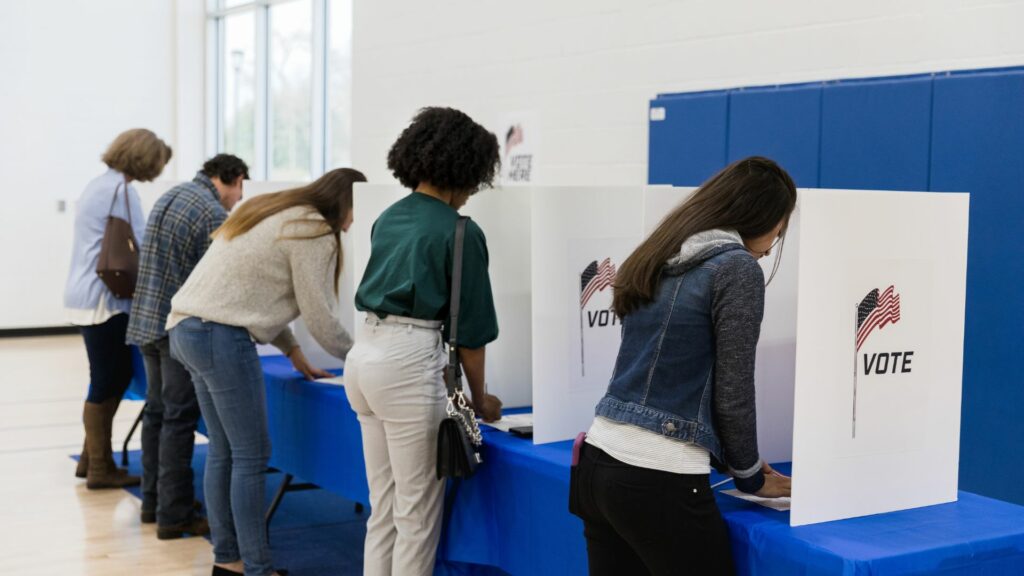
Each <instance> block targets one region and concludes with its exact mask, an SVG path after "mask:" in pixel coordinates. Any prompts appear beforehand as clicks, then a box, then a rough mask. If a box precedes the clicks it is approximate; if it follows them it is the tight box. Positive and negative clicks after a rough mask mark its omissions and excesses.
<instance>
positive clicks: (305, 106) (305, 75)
mask: <svg viewBox="0 0 1024 576" xmlns="http://www.w3.org/2000/svg"><path fill="white" fill-rule="evenodd" d="M269 75H270V77H269V81H270V140H269V145H270V150H269V153H270V179H271V180H308V179H309V177H310V174H311V171H312V156H311V147H312V130H311V128H312V126H313V109H312V102H313V98H312V93H313V84H312V76H313V3H312V1H311V0H297V1H295V2H288V3H287V4H278V5H276V6H273V7H271V9H270V70H269Z"/></svg>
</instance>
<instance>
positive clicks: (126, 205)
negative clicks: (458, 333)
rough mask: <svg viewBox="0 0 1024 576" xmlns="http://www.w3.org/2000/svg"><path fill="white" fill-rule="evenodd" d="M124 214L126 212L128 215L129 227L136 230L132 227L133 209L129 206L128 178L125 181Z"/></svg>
mask: <svg viewBox="0 0 1024 576" xmlns="http://www.w3.org/2000/svg"><path fill="white" fill-rule="evenodd" d="M124 212H125V214H127V215H128V226H129V227H130V228H132V230H135V228H134V227H133V226H132V207H131V205H130V204H128V179H127V178H126V179H125V181H124Z"/></svg>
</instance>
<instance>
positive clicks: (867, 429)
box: [758, 190, 969, 526]
mask: <svg viewBox="0 0 1024 576" xmlns="http://www.w3.org/2000/svg"><path fill="white" fill-rule="evenodd" d="M968 201H969V200H968V195H967V194H937V193H911V192H866V191H844V190H801V197H800V206H799V211H800V218H799V224H798V226H799V242H797V243H796V246H795V247H796V250H795V252H796V254H795V256H797V264H798V269H799V271H798V280H797V291H796V297H797V298H796V303H797V305H796V309H797V314H796V336H797V338H796V371H795V397H794V420H793V502H792V506H793V507H792V513H791V517H790V523H791V525H793V526H799V525H803V524H811V523H815V522H824V521H828V520H836V519H840V518H850V517H854V516H864V515H868V514H876V513H880V512H889V511H894V510H902V509H907V508H915V507H919V506H927V505H932V504H940V503H944V502H952V501H955V500H956V498H957V476H958V464H959V453H960V397H961V396H960V395H961V383H962V372H963V344H964V301H965V296H966V273H967V224H968ZM792 247H794V246H789V245H787V250H789V249H790V248H792ZM787 256H789V254H787ZM758 385H759V386H760V385H761V383H760V382H759V383H758Z"/></svg>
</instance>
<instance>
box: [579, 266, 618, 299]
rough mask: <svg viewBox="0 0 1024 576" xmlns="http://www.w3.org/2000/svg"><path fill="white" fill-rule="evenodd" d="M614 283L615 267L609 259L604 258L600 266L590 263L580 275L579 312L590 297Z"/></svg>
mask: <svg viewBox="0 0 1024 576" xmlns="http://www.w3.org/2000/svg"><path fill="white" fill-rule="evenodd" d="M614 282H615V265H614V264H612V259H611V258H605V259H604V260H602V261H601V263H600V264H598V263H597V260H594V261H593V262H591V263H590V264H589V265H588V266H587V267H586V268H584V269H583V273H582V274H580V310H583V308H584V307H586V305H587V302H589V301H590V298H591V296H593V295H594V294H597V293H598V292H600V291H602V290H604V289H605V288H608V287H609V286H611V285H612V283H614Z"/></svg>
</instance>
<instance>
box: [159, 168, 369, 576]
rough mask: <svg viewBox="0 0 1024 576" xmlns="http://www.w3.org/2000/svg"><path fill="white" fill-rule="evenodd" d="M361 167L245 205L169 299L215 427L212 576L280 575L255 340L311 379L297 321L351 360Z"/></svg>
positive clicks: (209, 493) (172, 323)
mask: <svg viewBox="0 0 1024 576" xmlns="http://www.w3.org/2000/svg"><path fill="white" fill-rule="evenodd" d="M365 181H366V178H365V177H364V176H363V175H362V174H361V173H359V172H357V171H355V170H351V169H347V168H342V169H337V170H333V171H331V172H328V173H327V174H325V175H324V176H322V177H321V178H320V179H318V180H317V181H315V182H313V183H312V184H309V185H308V186H304V187H302V188H297V189H294V190H289V191H285V192H278V193H276V194H268V195H265V196H259V197H257V198H253V199H252V200H250V201H248V202H246V203H245V204H243V205H242V206H241V207H240V208H238V209H237V210H236V211H235V213H234V214H232V215H231V217H230V218H228V220H227V221H226V222H225V223H224V225H223V226H221V228H220V229H218V230H217V232H216V233H214V241H213V244H211V246H210V248H209V250H208V251H207V252H206V255H205V256H203V259H202V260H200V262H199V264H198V265H197V266H196V268H195V270H193V272H192V274H191V275H190V276H189V278H188V280H187V281H186V282H185V284H184V285H183V286H182V287H181V290H180V291H179V292H178V293H177V295H176V296H175V297H174V299H173V300H171V313H170V316H169V317H168V319H167V328H168V330H169V333H170V340H171V354H172V355H173V356H174V357H175V358H176V359H177V360H179V361H180V362H181V363H182V364H184V365H185V367H186V368H188V370H189V372H190V373H191V375H192V381H193V383H194V384H195V387H196V394H197V396H198V398H199V405H200V408H201V410H202V413H203V418H204V419H205V420H206V425H207V428H208V429H209V438H210V445H209V452H208V455H207V458H206V475H205V480H204V488H205V492H206V505H207V508H208V511H209V519H210V529H211V532H212V535H213V551H214V568H213V574H214V575H215V576H217V575H221V576H227V575H231V574H240V573H242V572H243V570H244V573H245V574H253V575H257V576H265V575H270V574H275V572H274V569H273V566H272V564H271V561H270V551H269V548H268V546H267V537H266V529H265V524H264V522H263V496H264V477H263V472H264V470H265V469H266V466H267V461H268V460H269V458H270V439H269V435H268V432H267V409H266V398H265V389H264V383H263V371H262V369H261V367H260V362H259V357H258V356H257V354H256V343H257V342H261V343H266V342H269V343H272V344H273V345H274V346H276V347H277V348H279V349H280V350H281V351H282V352H284V353H285V354H286V355H287V356H288V357H289V358H290V359H291V361H292V363H293V364H294V365H295V368H296V369H297V370H299V371H300V372H302V373H303V374H305V375H306V377H307V378H314V377H320V376H329V374H327V373H325V372H323V371H321V370H318V369H316V368H314V367H312V366H310V364H309V362H308V361H307V360H306V357H305V356H304V355H303V353H302V350H301V349H300V348H299V347H298V345H297V344H296V341H295V337H294V336H293V335H292V333H291V330H290V329H289V328H288V323H289V322H291V321H292V320H295V319H296V318H297V317H298V316H299V315H300V314H301V315H302V317H303V319H304V320H305V321H306V324H307V326H308V327H309V330H310V332H311V333H312V334H313V337H314V338H316V340H317V342H319V343H320V344H321V345H322V346H323V347H324V349H325V350H327V351H328V352H330V353H331V354H333V355H335V356H337V357H339V358H345V356H346V355H347V354H348V351H349V349H350V348H351V347H352V338H351V337H350V336H349V335H348V333H347V332H346V331H345V329H344V328H343V327H342V326H341V324H340V323H339V322H338V320H337V315H336V314H335V309H336V307H337V305H338V299H337V289H338V279H339V277H340V274H341V268H342V263H343V254H342V251H341V233H342V232H345V231H347V230H348V227H349V226H350V225H351V223H352V185H353V184H354V183H355V182H365Z"/></svg>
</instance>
